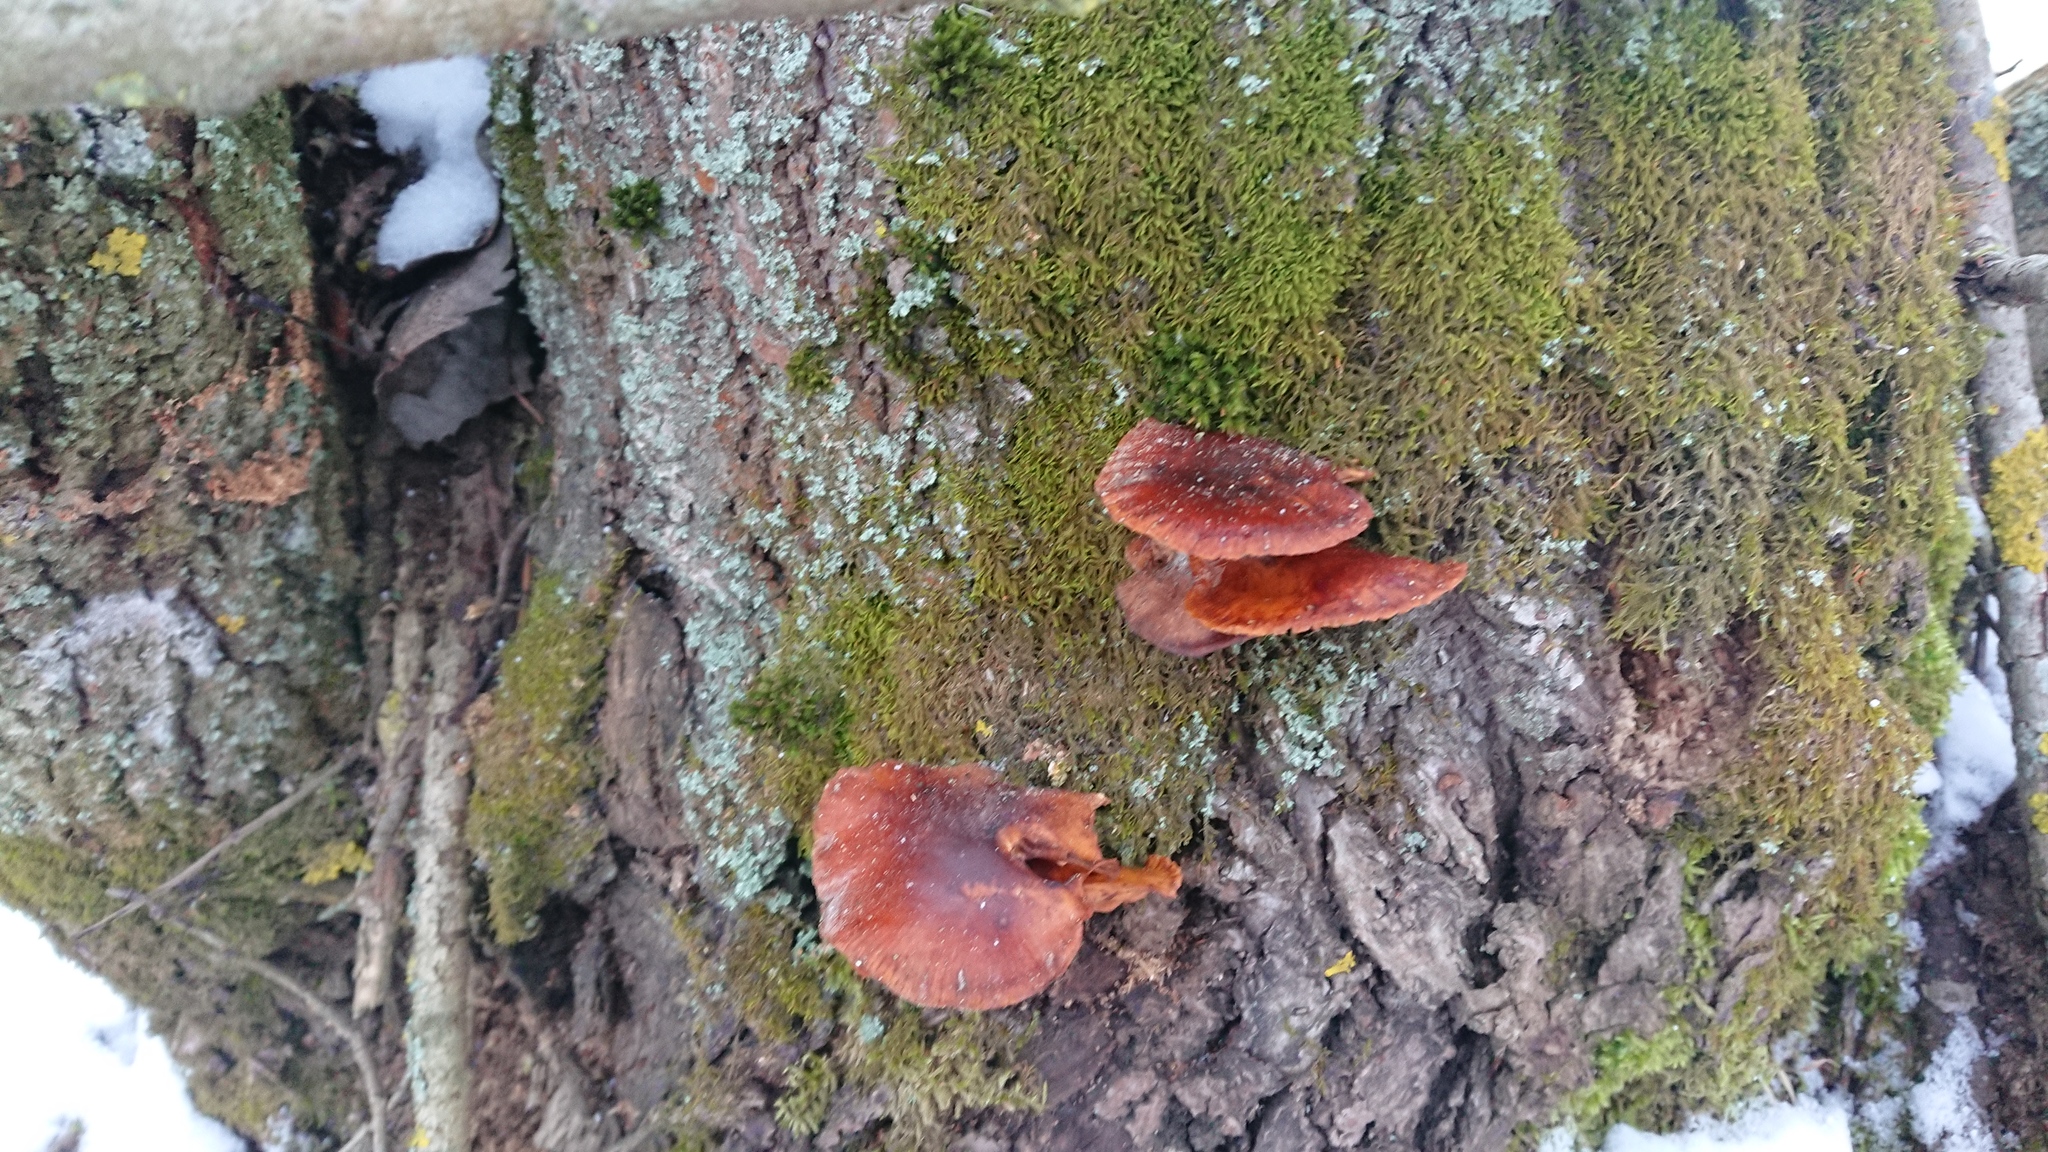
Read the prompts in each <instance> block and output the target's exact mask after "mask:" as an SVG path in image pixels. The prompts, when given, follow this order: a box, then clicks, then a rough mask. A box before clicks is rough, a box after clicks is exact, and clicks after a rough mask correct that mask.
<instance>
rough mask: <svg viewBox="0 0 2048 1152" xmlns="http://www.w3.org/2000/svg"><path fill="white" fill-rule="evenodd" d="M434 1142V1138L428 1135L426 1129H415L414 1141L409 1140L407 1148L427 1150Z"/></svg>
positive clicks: (406, 1143)
mask: <svg viewBox="0 0 2048 1152" xmlns="http://www.w3.org/2000/svg"><path fill="white" fill-rule="evenodd" d="M433 1142H434V1141H433V1138H432V1137H430V1136H428V1135H427V1130H426V1129H425V1128H418V1127H415V1128H414V1129H413V1130H412V1139H410V1140H407V1141H406V1142H405V1146H406V1147H408V1148H425V1147H426V1146H427V1145H429V1144H432V1143H433Z"/></svg>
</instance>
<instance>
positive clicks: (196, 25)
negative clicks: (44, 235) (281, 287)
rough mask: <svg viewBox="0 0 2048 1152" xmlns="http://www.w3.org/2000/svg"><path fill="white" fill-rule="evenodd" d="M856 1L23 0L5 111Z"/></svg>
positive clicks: (222, 99)
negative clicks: (135, 0)
mask: <svg viewBox="0 0 2048 1152" xmlns="http://www.w3.org/2000/svg"><path fill="white" fill-rule="evenodd" d="M846 7H848V5H847V4H845V3H843V2H840V0H782V2H770V3H757V2H750V0H709V2H707V0H633V2H631V3H607V4H595V5H589V6H585V5H581V4H549V3H544V2H542V0H467V2H464V3H458V4H444V3H402V2H401V3H391V2H389V0H377V2H372V0H354V2H351V3H344V4H330V3H320V2H318V0H303V2H302V0H236V2H226V3H215V2H211V0H200V2H196V3H189V4H180V3H152V4H147V5H139V6H138V5H131V4H123V3H120V2H119V0H109V2H106V3H86V4H79V3H71V2H68V0H24V2H22V3H18V4H10V5H8V7H7V10H6V11H5V12H0V111H4V112H30V111H37V110H41V109H50V108H57V107H60V106H62V105H65V104H75V103H79V102H81V101H97V102H99V103H103V104H111V105H114V106H117V107H119V106H126V107H131V108H132V107H141V106H143V105H155V104H172V105H178V106H181V107H186V108H195V109H198V110H200V111H204V112H219V111H239V110H241V109H242V108H245V107H247V106H248V105H249V104H251V103H253V102H255V101H256V99H257V98H259V97H261V96H263V95H265V94H266V93H269V92H273V91H276V90H277V89H279V88H282V87H285V86H287V85H291V84H304V83H307V82H310V81H313V80H318V79H320V78H322V77H325V76H336V75H340V74H341V73H344V72H353V71H355V70H357V69H364V68H382V67H386V66H388V65H392V64H403V63H406V62H408V61H413V60H431V59H435V58H437V57H442V56H458V55H473V54H476V53H489V52H500V51H505V50H507V49H517V48H524V47H528V46H531V45H534V44H544V43H547V42H549V41H557V40H575V39H582V38H585V37H593V36H595V37H604V38H614V37H621V36H645V35H649V34H651V33H656V32H660V31H663V30H665V29H669V28H675V27H680V26H682V25H686V24H696V23H701V22H704V21H708V20H733V19H750V18H751V19H758V18H762V17H769V16H815V15H824V14H827V13H831V12H836V11H840V10H842V9H844V8H846Z"/></svg>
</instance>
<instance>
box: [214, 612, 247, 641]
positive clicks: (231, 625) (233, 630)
mask: <svg viewBox="0 0 2048 1152" xmlns="http://www.w3.org/2000/svg"><path fill="white" fill-rule="evenodd" d="M213 622H214V623H215V624H218V625H220V630H221V631H223V632H225V633H227V634H228V635H230V636H235V635H239V634H240V633H241V631H242V629H244V628H247V627H248V626H249V618H248V617H247V616H243V615H240V614H235V615H230V614H228V613H226V612H223V613H221V614H220V615H218V616H215V617H214V618H213Z"/></svg>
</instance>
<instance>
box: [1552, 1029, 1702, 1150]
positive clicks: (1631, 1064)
mask: <svg viewBox="0 0 2048 1152" xmlns="http://www.w3.org/2000/svg"><path fill="white" fill-rule="evenodd" d="M1697 1054H1698V1053H1697V1052H1696V1050H1695V1049H1694V1047H1693V1037H1692V1034H1691V1033H1690V1032H1688V1031H1687V1030H1686V1029H1685V1028H1683V1027H1682V1026H1680V1025H1677V1024H1673V1025H1671V1026H1669V1027H1667V1028H1665V1029H1664V1030H1663V1031H1661V1032H1658V1033H1657V1034H1656V1035H1654V1036H1647V1037H1645V1036H1639V1035H1637V1034H1636V1033H1634V1032H1623V1033H1622V1034H1621V1035H1619V1036H1616V1037H1614V1038H1613V1039H1611V1040H1607V1041H1603V1042H1602V1043H1601V1044H1600V1046H1599V1047H1597V1048H1595V1049H1594V1050H1593V1082H1592V1083H1591V1084H1588V1085H1586V1086H1585V1087H1584V1088H1581V1089H1579V1090H1578V1091H1577V1092H1575V1093H1573V1094H1572V1097H1571V1100H1570V1101H1569V1102H1567V1103H1566V1104H1565V1106H1564V1111H1565V1113H1566V1114H1567V1115H1569V1116H1571V1117H1573V1118H1574V1119H1576V1120H1577V1121H1578V1125H1579V1128H1580V1130H1581V1131H1599V1130H1601V1129H1603V1128H1605V1127H1606V1126H1607V1125H1606V1124H1605V1123H1603V1122H1602V1121H1603V1119H1604V1118H1605V1117H1606V1116H1607V1114H1608V1112H1609V1110H1610V1109H1611V1107H1612V1105H1613V1103H1614V1100H1615V1098H1616V1097H1617V1096H1620V1095H1621V1094H1622V1093H1624V1092H1626V1091H1628V1090H1629V1089H1630V1088H1632V1087H1636V1086H1639V1085H1641V1084H1642V1083H1643V1082H1644V1081H1647V1080H1653V1079H1656V1078H1660V1077H1663V1076H1665V1075H1666V1074H1667V1073H1670V1072H1673V1071H1675V1070H1677V1069H1680V1068H1683V1067H1685V1066H1686V1065H1688V1064H1690V1063H1692V1061H1693V1059H1694V1057H1695V1056H1697Z"/></svg>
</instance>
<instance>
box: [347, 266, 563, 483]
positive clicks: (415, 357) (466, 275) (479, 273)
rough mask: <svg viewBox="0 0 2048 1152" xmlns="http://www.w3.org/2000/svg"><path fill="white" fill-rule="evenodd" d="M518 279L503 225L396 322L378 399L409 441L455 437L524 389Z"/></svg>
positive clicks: (409, 305) (415, 444)
mask: <svg viewBox="0 0 2048 1152" xmlns="http://www.w3.org/2000/svg"><path fill="white" fill-rule="evenodd" d="M513 278H514V271H513V264H512V237H511V231H510V230H509V229H507V228H503V227H500V228H499V229H498V231H497V234H496V235H494V236H493V237H492V238H491V241H490V243H488V244H486V245H484V246H483V247H482V248H479V249H478V250H477V251H476V252H475V253H473V254H472V255H471V256H469V257H468V258H467V259H465V260H463V261H462V262H460V263H458V264H456V265H454V266H453V267H451V268H450V269H449V270H448V271H447V272H445V273H443V274H442V275H441V276H440V277H438V278H437V279H435V280H433V281H432V282H430V283H429V284H428V285H427V286H426V287H425V288H423V289H421V290H420V291H419V292H418V293H416V294H415V295H414V296H413V297H412V299H411V300H410V301H409V302H407V304H406V306H405V310H404V311H403V312H402V313H400V315H399V317H398V320H397V322H396V323H394V324H393V325H392V326H391V331H390V334H389V335H388V336H387V337H386V338H385V342H384V356H383V367H382V368H381V369H380V370H379V371H378V373H377V384H376V389H377V403H378V406H379V407H380V408H381V409H382V410H383V413H384V417H385V419H387V420H389V421H390V422H391V424H392V426H393V427H395V428H396V429H398V432H399V434H400V435H402V436H404V437H405V440H406V443H407V444H409V445H411V446H413V447H415V448H417V447H419V446H421V445H423V444H430V443H432V442H434V441H436V440H441V439H445V438H446V437H448V436H452V435H454V433H455V431H456V429H458V428H460V427H462V425H463V423H464V422H465V421H467V420H468V419H469V418H470V417H472V416H475V415H477V414H478V413H480V412H482V411H483V410H484V409H485V408H488V407H490V406H491V405H492V404H495V403H497V402H498V401H500V400H506V399H510V398H511V397H512V396H513V395H515V394H517V393H521V392H524V391H526V382H527V381H526V378H527V363H526V356H525V352H524V347H523V343H522V341H521V340H520V339H519V329H518V319H517V317H516V316H515V315H514V313H513V309H512V306H511V304H510V303H509V302H508V301H507V300H506V299H505V298H504V292H505V290H506V289H507V288H508V287H510V286H511V284H512V281H513Z"/></svg>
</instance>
